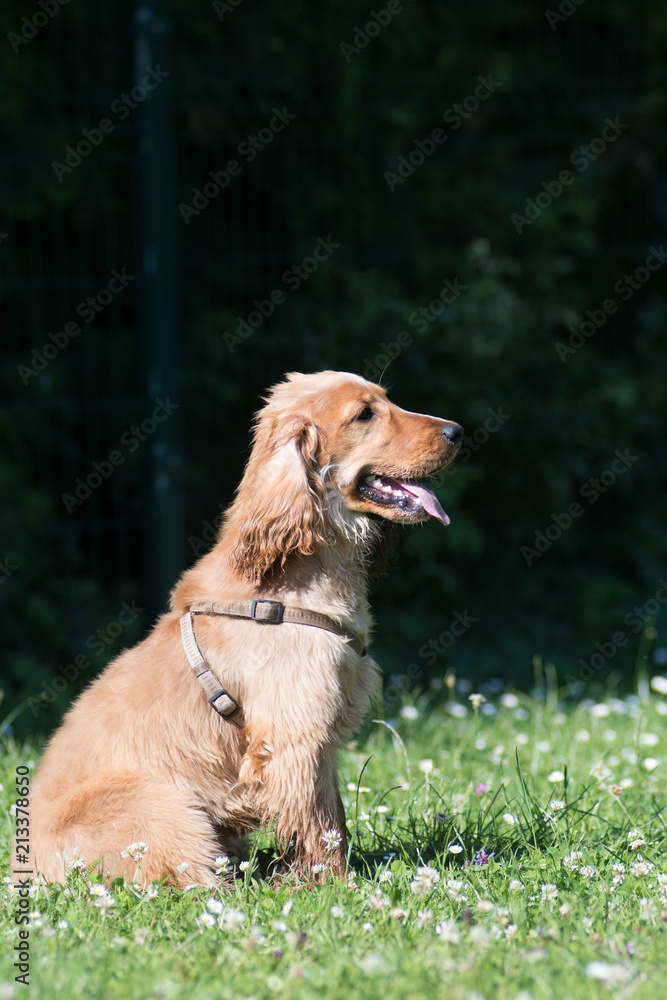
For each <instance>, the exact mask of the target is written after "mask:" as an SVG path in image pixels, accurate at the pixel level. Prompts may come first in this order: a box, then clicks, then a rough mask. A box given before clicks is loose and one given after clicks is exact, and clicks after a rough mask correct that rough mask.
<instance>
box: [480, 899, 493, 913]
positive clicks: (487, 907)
mask: <svg viewBox="0 0 667 1000" xmlns="http://www.w3.org/2000/svg"><path fill="white" fill-rule="evenodd" d="M477 909H478V910H479V912H480V913H493V911H494V910H495V906H494V904H493V903H492V902H491V900H490V899H478V900H477Z"/></svg>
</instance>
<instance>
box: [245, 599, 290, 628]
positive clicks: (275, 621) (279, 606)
mask: <svg viewBox="0 0 667 1000" xmlns="http://www.w3.org/2000/svg"><path fill="white" fill-rule="evenodd" d="M258 604H272V605H273V606H274V607H275V609H276V611H275V614H274V613H273V612H271V614H272V615H273V617H271V618H258V617H257V615H256V614H255V611H256V609H257V605H258ZM284 611H285V605H284V604H283V603H282V601H269V600H267V599H266V598H259V597H256V598H255V599H254V601H253V602H252V605H251V608H250V617H251V618H252V620H253V621H254V622H262V624H264V625H280V623H281V622H282V620H283V614H284Z"/></svg>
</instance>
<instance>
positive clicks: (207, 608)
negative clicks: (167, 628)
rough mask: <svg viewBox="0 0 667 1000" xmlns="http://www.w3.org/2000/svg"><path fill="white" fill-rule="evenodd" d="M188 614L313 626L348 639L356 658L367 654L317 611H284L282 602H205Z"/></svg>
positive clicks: (354, 637) (361, 643)
mask: <svg viewBox="0 0 667 1000" xmlns="http://www.w3.org/2000/svg"><path fill="white" fill-rule="evenodd" d="M190 611H191V612H192V614H195V615H231V616H232V617H234V618H250V619H252V621H255V622H262V623H263V624H265V625H281V624H282V623H283V622H287V623H288V624H292V625H312V626H314V627H315V628H323V629H325V630H326V631H327V632H334V633H335V634H336V635H340V636H342V638H343V639H349V640H350V645H351V646H352V648H353V649H354V651H355V653H358V654H359V656H365V655H366V653H367V649H366V646H365V645H364V641H363V639H362V638H361V636H359V635H350V633H349V632H348V631H346V630H345V629H344V628H343V627H342V625H339V624H338V622H336V621H334V620H333V618H330V617H329V615H323V614H321V613H320V612H319V611H308V610H306V608H289V607H285V605H284V604H283V603H282V601H272V600H268V599H266V598H260V597H258V598H256V599H255V600H254V601H227V602H226V603H224V604H219V603H218V602H217V601H207V602H206V604H193V605H191V606H190Z"/></svg>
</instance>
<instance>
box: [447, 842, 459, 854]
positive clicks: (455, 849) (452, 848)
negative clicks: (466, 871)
mask: <svg viewBox="0 0 667 1000" xmlns="http://www.w3.org/2000/svg"><path fill="white" fill-rule="evenodd" d="M447 850H448V851H449V853H450V854H460V853H461V851H462V850H463V848H462V847H461V845H460V844H450V845H449V847H448V848H447Z"/></svg>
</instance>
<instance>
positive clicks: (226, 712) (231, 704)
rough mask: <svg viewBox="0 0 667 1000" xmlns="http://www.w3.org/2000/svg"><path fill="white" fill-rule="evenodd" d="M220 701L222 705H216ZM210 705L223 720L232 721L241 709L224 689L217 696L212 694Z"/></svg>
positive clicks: (209, 700) (216, 693) (217, 692)
mask: <svg viewBox="0 0 667 1000" xmlns="http://www.w3.org/2000/svg"><path fill="white" fill-rule="evenodd" d="M218 700H220V702H221V704H220V705H218V704H216V703H217V702H218ZM208 703H209V705H210V706H211V708H214V709H215V711H216V712H217V713H218V715H221V716H222V717H223V719H230V718H231V717H232V715H235V714H236V712H238V710H239V708H240V707H241V706H240V705H239V703H238V701H234V699H233V698H232V696H231V695H230V694H228V693H227V691H225V689H224V688H220V690H219V691H216V692H215V694H212V695H211V697H210V698H209V699H208Z"/></svg>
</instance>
